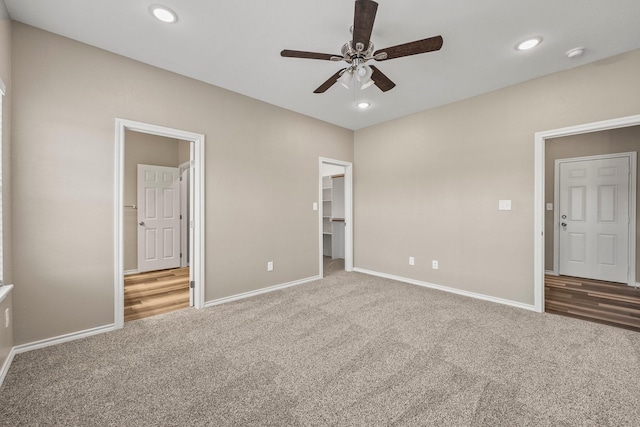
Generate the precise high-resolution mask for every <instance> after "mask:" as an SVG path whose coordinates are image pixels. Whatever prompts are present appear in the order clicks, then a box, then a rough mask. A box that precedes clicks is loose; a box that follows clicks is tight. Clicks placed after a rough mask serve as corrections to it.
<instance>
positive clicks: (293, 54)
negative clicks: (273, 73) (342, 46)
mask: <svg viewBox="0 0 640 427" xmlns="http://www.w3.org/2000/svg"><path fill="white" fill-rule="evenodd" d="M280 56H284V57H285V58H305V59H322V60H325V61H335V59H332V58H338V59H339V60H341V59H342V55H330V54H328V53H316V52H305V51H303V50H288V49H285V50H283V51H282V52H280Z"/></svg>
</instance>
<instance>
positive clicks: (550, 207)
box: [547, 203, 553, 211]
mask: <svg viewBox="0 0 640 427" xmlns="http://www.w3.org/2000/svg"><path fill="white" fill-rule="evenodd" d="M547 210H548V211H552V210H553V203H547Z"/></svg>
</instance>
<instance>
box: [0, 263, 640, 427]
mask: <svg viewBox="0 0 640 427" xmlns="http://www.w3.org/2000/svg"><path fill="white" fill-rule="evenodd" d="M328 273H329V274H327V275H326V277H325V279H323V280H321V281H317V282H313V283H308V284H304V285H300V286H295V287H291V288H287V289H284V290H281V291H277V292H271V293H268V294H262V295H259V296H256V297H253V298H247V299H243V300H239V301H235V302H231V303H227V304H223V305H219V306H215V307H212V308H208V309H204V310H194V309H187V310H181V311H177V312H173V313H168V314H166V315H161V316H157V317H152V318H148V319H142V320H137V321H133V322H129V323H127V324H126V326H125V328H124V329H122V330H119V331H116V332H112V333H107V334H102V335H98V336H94V337H90V338H86V339H83V340H78V341H74V342H70V343H66V344H62V345H58V346H53V347H48V348H44V349H40V350H35V351H31V352H28V353H23V354H19V355H17V356H16V358H15V360H14V362H13V365H12V366H11V369H10V370H9V373H8V375H7V377H6V379H5V382H4V385H3V386H2V388H1V389H0V424H1V425H3V426H22V425H24V426H27V425H28V426H45V425H46V426H50V425H51V426H52V425H72V426H170V425H171V426H183V425H184V426H205V425H208V426H252V425H265V426H266V425H271V426H321V425H332V426H387V425H393V426H429V425H441V426H637V425H640V334H638V333H636V332H632V331H627V330H622V329H616V328H613V327H609V326H605V325H599V324H592V323H587V322H584V321H580V320H576V319H571V318H566V317H560V316H555V315H550V314H538V313H533V312H529V311H526V310H521V309H517V308H512V307H508V306H503V305H497V304H493V303H489V302H484V301H479V300H474V299H469V298H466V297H462V296H457V295H453V294H447V293H443V292H439V291H435V290H430V289H425V288H421V287H417V286H413V285H408V284H403V283H398V282H394V281H391V280H386V279H381V278H376V277H371V276H366V275H363V274H358V273H346V272H344V271H341V270H340V269H339V268H337V269H335V271H334V270H331V271H329V272H328Z"/></svg>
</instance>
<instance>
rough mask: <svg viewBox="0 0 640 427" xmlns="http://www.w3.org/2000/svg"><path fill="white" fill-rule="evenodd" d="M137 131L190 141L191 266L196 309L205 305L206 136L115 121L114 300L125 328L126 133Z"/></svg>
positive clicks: (116, 321)
mask: <svg viewBox="0 0 640 427" xmlns="http://www.w3.org/2000/svg"><path fill="white" fill-rule="evenodd" d="M127 130H129V131H134V132H142V133H148V134H152V135H159V136H166V137H168V138H174V139H180V140H184V141H189V142H190V143H191V144H190V145H191V147H190V159H191V160H190V162H191V180H190V183H189V184H190V185H189V187H190V188H189V193H190V196H191V199H190V201H189V204H190V211H189V216H190V218H189V221H190V224H189V226H190V231H189V235H190V236H191V241H190V242H189V243H190V246H189V251H190V261H191V265H190V268H189V279H190V281H191V284H192V289H193V291H192V292H193V306H194V307H195V308H197V309H200V308H203V307H204V306H205V292H204V289H205V287H206V283H205V252H206V250H205V249H206V248H205V244H204V241H205V222H206V221H205V209H204V194H205V171H206V167H205V151H206V150H205V136H204V135H203V134H201V133H195V132H189V131H184V130H179V129H174V128H168V127H164V126H158V125H154V124H150V123H143V122H137V121H133V120H127V119H121V118H116V119H115V145H114V186H113V188H114V206H115V209H114V211H113V213H114V216H113V224H114V226H113V231H114V234H113V238H114V244H113V259H114V269H113V270H114V275H113V277H114V282H113V284H114V298H113V302H114V305H113V327H114V328H115V329H120V328H122V327H124V237H123V223H124V218H123V217H124V215H123V210H124V201H123V194H124V144H125V132H126V131H127Z"/></svg>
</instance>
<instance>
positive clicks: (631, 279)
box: [553, 152, 637, 286]
mask: <svg viewBox="0 0 640 427" xmlns="http://www.w3.org/2000/svg"><path fill="white" fill-rule="evenodd" d="M619 157H624V158H627V159H629V188H628V190H629V195H628V197H629V228H628V229H627V232H628V234H629V236H628V242H629V248H628V252H627V267H628V270H627V272H628V273H627V284H628V285H629V286H635V284H636V198H637V194H636V170H637V153H635V152H628V153H608V154H599V155H595V156H581V157H569V158H566V159H556V160H555V164H554V172H553V191H554V193H553V194H554V196H553V199H554V200H553V204H554V206H555V212H554V214H553V217H554V220H555V222H554V224H553V274H555V275H558V274H559V270H560V209H559V208H560V178H559V177H560V164H561V163H572V162H582V161H591V160H607V159H614V158H619Z"/></svg>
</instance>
